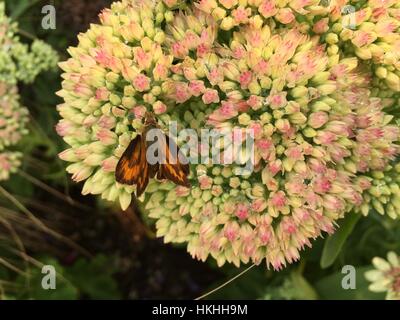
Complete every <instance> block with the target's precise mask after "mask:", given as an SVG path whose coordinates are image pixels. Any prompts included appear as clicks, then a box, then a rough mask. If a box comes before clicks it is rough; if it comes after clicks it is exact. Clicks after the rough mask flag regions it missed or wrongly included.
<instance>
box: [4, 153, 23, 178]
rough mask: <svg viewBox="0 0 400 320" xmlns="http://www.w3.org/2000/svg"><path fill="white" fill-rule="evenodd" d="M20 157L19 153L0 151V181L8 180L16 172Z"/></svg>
mask: <svg viewBox="0 0 400 320" xmlns="http://www.w3.org/2000/svg"><path fill="white" fill-rule="evenodd" d="M21 157H22V154H21V153H20V152H9V151H0V181H3V180H8V179H9V178H10V174H12V173H15V172H16V171H17V169H18V167H19V166H20V165H21V161H20V159H21Z"/></svg>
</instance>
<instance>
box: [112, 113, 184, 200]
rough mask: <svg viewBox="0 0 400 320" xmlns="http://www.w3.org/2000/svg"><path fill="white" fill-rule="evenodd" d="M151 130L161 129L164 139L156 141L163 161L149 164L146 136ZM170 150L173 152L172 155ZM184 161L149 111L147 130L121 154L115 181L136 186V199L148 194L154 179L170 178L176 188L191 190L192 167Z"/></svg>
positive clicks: (146, 119) (146, 117)
mask: <svg viewBox="0 0 400 320" xmlns="http://www.w3.org/2000/svg"><path fill="white" fill-rule="evenodd" d="M151 129H157V130H160V133H161V134H160V136H161V139H158V140H157V143H158V145H157V149H158V150H160V151H161V153H163V154H162V155H161V157H158V158H161V159H162V161H158V162H156V163H154V162H153V161H151V162H149V161H148V159H147V156H146V155H147V150H148V147H149V144H148V141H147V139H146V136H147V134H148V132H149V131H150V130H151ZM154 143H155V142H154ZM171 150H173V151H172V152H171ZM182 159H184V157H183V155H182V153H180V151H179V148H178V147H177V145H176V144H175V142H174V141H173V139H171V138H170V137H169V136H168V135H167V134H165V133H164V132H162V131H161V129H160V128H159V126H158V124H157V120H156V118H155V117H154V115H153V114H152V113H150V112H147V113H146V114H145V122H144V129H143V131H142V132H141V134H140V135H137V136H136V138H134V139H133V140H132V141H131V142H130V143H129V145H128V147H127V148H126V150H125V151H124V153H123V154H122V156H121V158H120V160H119V162H118V164H117V168H116V170H115V178H116V180H117V181H118V182H119V183H122V184H127V185H136V196H137V197H139V196H140V195H141V194H142V193H143V192H144V191H145V189H146V187H147V185H148V183H149V179H150V178H154V177H157V179H159V180H163V179H168V180H170V181H172V182H174V183H175V184H177V185H181V186H185V187H190V183H189V181H188V179H187V176H188V175H189V165H188V163H187V161H181V160H182ZM185 160H186V159H185ZM160 162H161V163H160ZM183 162H184V163H183Z"/></svg>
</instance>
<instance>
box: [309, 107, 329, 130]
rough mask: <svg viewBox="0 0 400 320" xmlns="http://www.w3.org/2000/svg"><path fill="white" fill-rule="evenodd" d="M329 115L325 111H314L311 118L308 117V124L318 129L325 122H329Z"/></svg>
mask: <svg viewBox="0 0 400 320" xmlns="http://www.w3.org/2000/svg"><path fill="white" fill-rule="evenodd" d="M328 119H329V116H328V115H327V114H326V113H325V112H323V111H319V112H314V113H312V114H310V116H309V118H308V124H309V125H310V126H311V127H312V128H314V129H318V128H321V127H322V126H323V125H324V124H325V123H327V122H328Z"/></svg>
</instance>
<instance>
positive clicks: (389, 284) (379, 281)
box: [365, 251, 400, 300]
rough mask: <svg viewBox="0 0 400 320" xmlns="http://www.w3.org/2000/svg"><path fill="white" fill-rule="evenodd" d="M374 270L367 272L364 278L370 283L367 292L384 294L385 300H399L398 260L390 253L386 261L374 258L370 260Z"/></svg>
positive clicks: (399, 265)
mask: <svg viewBox="0 0 400 320" xmlns="http://www.w3.org/2000/svg"><path fill="white" fill-rule="evenodd" d="M372 264H373V266H374V267H375V269H374V270H370V271H367V272H366V273H365V277H366V278H367V280H368V281H370V282H372V283H371V284H370V286H369V290H371V291H373V292H386V299H387V300H400V259H399V256H398V255H397V254H396V253H395V252H393V251H391V252H389V253H388V254H387V260H385V259H382V258H379V257H375V258H374V259H373V260H372Z"/></svg>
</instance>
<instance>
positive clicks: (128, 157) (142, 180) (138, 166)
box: [115, 135, 149, 197]
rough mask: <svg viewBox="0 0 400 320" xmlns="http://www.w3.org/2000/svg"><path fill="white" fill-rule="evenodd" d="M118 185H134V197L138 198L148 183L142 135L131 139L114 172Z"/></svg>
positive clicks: (144, 145)
mask: <svg viewBox="0 0 400 320" xmlns="http://www.w3.org/2000/svg"><path fill="white" fill-rule="evenodd" d="M115 178H116V180H117V181H118V182H119V183H122V184H128V185H134V184H136V195H137V196H138V197H139V196H140V195H141V194H142V193H143V192H144V190H145V189H146V187H147V184H148V183H149V165H148V163H147V161H146V142H145V141H144V139H143V136H142V135H138V136H137V137H136V138H135V139H133V140H132V141H131V142H130V144H129V146H128V148H126V150H125V152H124V153H123V155H122V157H121V159H120V160H119V162H118V164H117V168H116V170H115Z"/></svg>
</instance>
